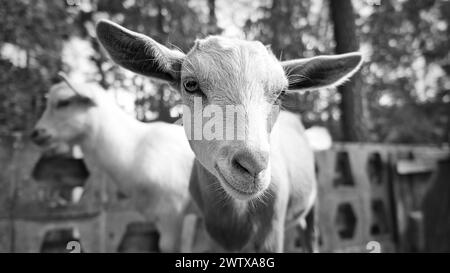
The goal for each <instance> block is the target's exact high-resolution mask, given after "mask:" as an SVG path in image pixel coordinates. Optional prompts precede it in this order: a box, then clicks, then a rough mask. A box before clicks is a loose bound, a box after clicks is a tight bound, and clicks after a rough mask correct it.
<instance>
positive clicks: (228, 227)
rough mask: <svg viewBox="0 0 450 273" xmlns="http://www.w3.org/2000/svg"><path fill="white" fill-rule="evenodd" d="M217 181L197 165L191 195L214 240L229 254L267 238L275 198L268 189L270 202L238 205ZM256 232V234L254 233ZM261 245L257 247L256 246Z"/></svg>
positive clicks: (273, 211)
mask: <svg viewBox="0 0 450 273" xmlns="http://www.w3.org/2000/svg"><path fill="white" fill-rule="evenodd" d="M219 183H220V182H219V181H218V179H217V178H216V177H215V176H214V175H213V174H211V173H210V172H209V171H208V170H206V169H205V168H204V167H203V166H202V165H201V163H199V162H198V161H195V164H194V170H193V173H192V177H191V183H190V192H191V195H192V197H193V199H194V200H195V201H196V203H197V205H198V206H199V207H200V210H201V211H202V212H203V215H204V217H205V223H206V226H207V229H208V231H209V232H210V233H211V235H212V237H213V238H214V239H215V240H216V241H218V242H219V243H220V244H221V245H222V246H224V247H225V248H226V249H227V250H239V249H242V248H243V247H245V246H249V245H248V243H250V242H251V241H252V240H255V239H257V238H258V237H264V236H262V235H263V234H266V233H267V232H269V231H270V229H271V228H272V225H273V223H272V219H273V215H274V213H275V210H276V209H275V204H274V202H275V199H274V198H270V196H272V197H273V196H274V195H276V194H275V192H274V189H272V188H269V189H268V191H269V193H268V198H265V199H263V200H252V201H237V200H234V199H233V198H231V197H230V196H227V193H225V192H224V190H222V188H221V186H220V184H219ZM255 231H256V234H255V233H254V232H255ZM256 244H258V243H256Z"/></svg>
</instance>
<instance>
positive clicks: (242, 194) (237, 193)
mask: <svg viewBox="0 0 450 273" xmlns="http://www.w3.org/2000/svg"><path fill="white" fill-rule="evenodd" d="M215 170H216V172H217V173H218V175H219V181H220V182H221V185H222V186H223V188H224V189H225V191H226V192H227V193H228V194H230V195H231V196H232V197H235V198H236V199H239V200H243V201H245V200H250V199H253V198H256V197H258V196H259V195H260V194H261V193H262V192H263V191H264V189H262V188H254V189H249V190H246V191H244V190H242V189H238V188H237V187H236V186H235V185H233V183H232V182H230V179H231V178H227V176H225V175H224V174H223V172H222V171H221V170H220V168H219V166H218V165H215ZM249 183H250V182H249Z"/></svg>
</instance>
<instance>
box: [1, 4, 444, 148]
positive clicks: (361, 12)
mask: <svg viewBox="0 0 450 273" xmlns="http://www.w3.org/2000/svg"><path fill="white" fill-rule="evenodd" d="M68 2H73V3H80V5H79V6H69V5H68V4H67V3H68ZM68 2H65V1H45V0H34V1H32V0H17V1H8V0H0V29H1V30H2V31H1V32H0V54H1V55H0V86H1V89H0V134H7V133H8V134H9V133H11V132H26V131H27V130H29V129H30V128H31V126H32V125H33V123H34V121H35V120H36V118H37V117H38V116H39V114H40V112H41V111H42V108H43V95H44V94H45V92H46V91H47V90H48V88H49V86H50V85H51V84H52V83H53V79H54V76H55V75H56V72H57V71H59V70H61V69H62V70H65V71H66V72H68V73H71V74H76V73H80V74H82V79H84V80H92V81H97V82H99V83H100V84H102V85H103V86H104V87H105V88H106V89H107V90H109V92H118V93H120V92H123V91H124V90H126V92H128V93H129V94H130V95H132V97H133V98H135V101H136V103H135V104H136V110H135V111H136V116H137V118H139V119H141V120H144V121H151V120H154V119H159V120H166V121H173V120H174V119H175V118H174V113H173V111H174V109H176V108H174V105H176V104H177V103H178V101H179V96H178V95H177V93H176V92H170V90H169V89H168V87H167V86H166V85H161V84H158V83H154V82H151V81H150V80H149V79H146V78H144V77H140V76H136V75H134V74H132V73H129V72H127V71H125V70H124V69H121V68H119V67H117V66H116V65H114V64H113V63H112V62H111V61H110V60H109V58H107V56H106V55H105V53H104V52H103V51H102V50H101V47H100V46H99V45H98V43H97V41H96V39H95V33H94V31H93V29H94V26H95V22H96V21H97V20H98V19H100V18H109V19H111V20H114V21H116V22H118V23H120V24H122V25H124V26H126V27H128V28H130V29H134V30H136V31H139V32H143V33H145V34H148V35H150V36H152V37H153V38H155V39H156V40H158V41H159V42H162V43H164V44H166V45H168V46H173V45H176V46H177V47H179V48H180V49H181V50H183V51H185V52H186V51H187V50H188V49H189V48H190V47H191V46H192V44H193V42H194V40H195V39H196V38H201V37H204V36H205V35H206V34H207V33H212V32H214V33H216V32H220V30H221V28H223V29H224V30H225V32H226V29H227V28H228V27H230V26H226V25H220V22H221V20H223V14H228V15H230V14H234V13H236V12H238V11H239V12H240V13H242V12H246V13H247V14H248V16H247V17H248V20H246V21H244V22H243V24H240V25H236V26H237V27H238V28H240V29H241V30H242V32H243V33H244V35H245V36H246V37H247V38H248V39H258V40H261V41H262V42H263V43H265V44H270V45H271V48H272V50H273V52H274V54H275V55H276V56H277V57H279V58H280V59H291V58H298V57H310V56H314V55H317V54H331V53H333V48H334V41H333V33H332V23H331V22H330V19H329V10H328V5H327V3H328V1H327V0H318V1H312V0H258V1H257V2H256V3H255V2H252V4H251V5H250V4H249V3H248V2H246V1H236V2H235V3H233V5H231V4H230V5H228V4H227V3H225V2H224V0H216V3H215V4H214V3H213V2H214V1H211V0H189V1H177V0H149V1H144V0H108V1H107V0H79V1H68ZM376 3H377V1H369V0H367V1H353V4H354V7H355V10H356V11H357V14H356V15H357V20H356V25H357V31H358V37H360V43H361V49H362V50H363V52H364V53H365V55H366V64H365V65H364V67H363V69H362V79H363V88H362V90H361V92H363V93H364V97H365V98H366V100H365V106H366V110H367V112H368V117H369V118H370V119H369V120H370V123H369V124H368V127H369V129H370V133H371V134H370V138H369V139H367V140H368V141H379V142H406V143H419V142H421V143H442V142H448V139H449V133H448V132H449V129H450V118H449V117H450V112H449V111H450V110H449V109H450V107H449V104H450V91H449V90H450V78H449V73H450V55H449V50H448V49H449V48H450V45H449V39H450V38H449V37H450V27H449V24H450V2H449V1H444V0H424V1H414V0H404V1H396V0H381V1H380V4H379V5H374V4H376ZM236 5H241V6H242V8H240V9H239V10H237V8H236V7H237V6H236ZM214 6H215V7H216V11H215V13H211V12H209V10H208V8H209V7H214ZM254 7H257V8H256V9H254ZM226 9H229V10H226ZM231 9H232V10H231ZM212 15H214V18H213V17H212ZM216 15H217V18H215V16H216ZM216 19H217V21H218V24H219V25H220V27H215V26H214V25H211V24H215V20H216ZM236 26H234V27H236ZM76 41H78V42H80V41H81V42H83V43H84V44H85V45H86V47H88V48H89V50H84V49H83V51H85V52H81V53H83V54H81V53H80V52H75V51H73V52H71V53H72V54H71V55H73V56H75V57H73V56H72V58H69V57H67V56H65V55H67V54H65V53H64V52H67V51H70V50H71V48H76V46H75V43H76ZM71 45H72V47H71ZM69 55H70V54H69ZM82 55H83V56H86V64H83V65H79V63H78V62H77V60H74V58H75V59H76V58H80V59H81V58H84V57H82ZM87 66H89V67H90V68H89V69H87ZM290 96H291V98H290V100H289V101H286V103H285V106H286V108H288V109H290V110H293V111H296V112H299V113H302V114H303V119H304V121H305V124H306V126H310V125H313V124H314V125H325V126H327V127H328V128H329V129H330V131H331V132H332V134H333V136H334V138H335V139H340V135H341V132H340V126H339V119H340V109H339V105H340V96H339V94H338V93H337V92H336V90H322V91H320V92H306V93H304V94H298V95H290Z"/></svg>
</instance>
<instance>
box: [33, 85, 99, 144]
mask: <svg viewBox="0 0 450 273" xmlns="http://www.w3.org/2000/svg"><path fill="white" fill-rule="evenodd" d="M96 89H100V87H97V86H96V85H94V84H77V85H70V86H69V84H68V83H67V82H61V83H58V84H55V85H53V86H52V87H51V88H50V91H49V92H48V94H47V105H46V108H45V111H44V113H43V114H42V116H41V118H40V119H39V121H38V122H37V124H36V126H35V129H34V130H33V132H32V134H31V138H32V140H33V141H34V142H35V143H36V144H38V145H40V146H44V147H53V146H56V145H60V143H68V144H73V143H76V142H78V141H79V140H80V139H82V137H83V136H84V135H85V133H86V132H87V131H88V129H89V127H90V126H92V124H93V121H92V119H93V118H95V117H94V115H93V114H92V112H93V111H95V108H96V106H97V102H96V98H95V93H96V92H101V91H102V90H96Z"/></svg>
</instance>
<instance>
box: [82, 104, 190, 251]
mask: <svg viewBox="0 0 450 273" xmlns="http://www.w3.org/2000/svg"><path fill="white" fill-rule="evenodd" d="M101 103H102V105H100V106H99V107H98V109H97V111H98V112H97V113H95V114H96V118H97V119H98V122H97V123H96V126H95V128H91V129H92V132H91V133H90V134H87V135H86V137H85V138H84V139H83V140H82V141H81V143H80V144H81V148H82V151H83V153H84V155H85V159H86V161H87V163H88V166H89V165H91V164H92V165H94V164H95V165H97V166H98V167H100V168H101V169H102V170H104V171H105V172H106V173H107V174H108V175H109V176H110V177H111V178H112V180H113V181H114V182H115V184H116V186H117V188H118V190H119V191H120V192H121V193H122V195H124V196H128V197H129V198H130V199H131V200H132V204H133V205H134V208H135V209H136V210H137V211H139V212H140V213H142V215H143V216H144V217H145V218H146V220H148V221H153V222H155V224H156V226H157V228H158V230H159V232H160V234H161V243H160V247H161V248H162V250H163V251H175V250H177V246H176V245H177V241H178V239H179V238H178V237H179V234H180V232H181V231H180V230H181V224H182V213H183V211H184V209H185V207H186V205H187V203H188V202H189V198H190V197H189V192H188V184H189V177H190V173H191V169H192V164H193V159H194V155H193V153H192V151H191V150H190V147H189V144H188V142H187V140H186V137H185V134H184V131H183V128H182V127H180V126H177V125H172V124H168V123H162V122H155V123H150V124H144V123H141V122H139V121H137V120H135V119H134V118H132V117H131V116H128V115H126V114H125V113H123V112H122V111H121V110H120V109H118V107H117V106H115V105H113V104H114V103H113V102H112V101H108V100H107V99H104V100H102V102H101Z"/></svg>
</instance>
